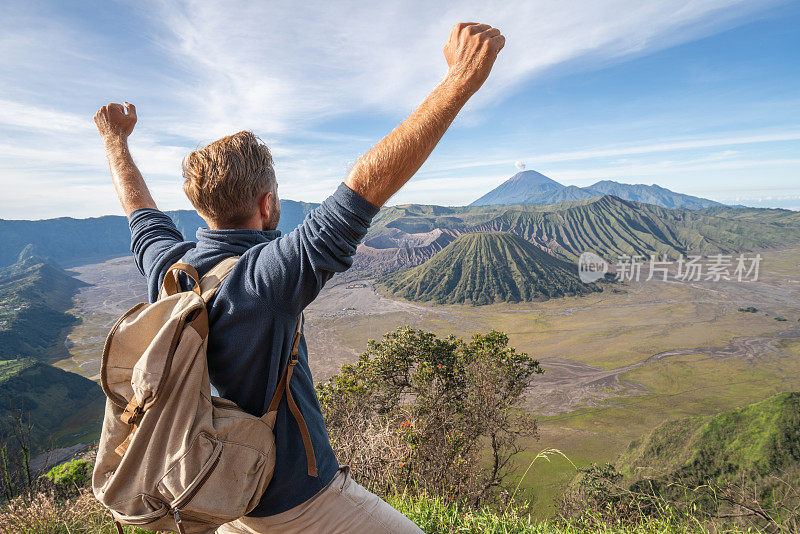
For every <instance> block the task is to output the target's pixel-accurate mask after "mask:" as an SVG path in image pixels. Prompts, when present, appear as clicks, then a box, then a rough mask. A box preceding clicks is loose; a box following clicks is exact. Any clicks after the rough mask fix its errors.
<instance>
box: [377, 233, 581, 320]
mask: <svg viewBox="0 0 800 534" xmlns="http://www.w3.org/2000/svg"><path fill="white" fill-rule="evenodd" d="M381 283H382V284H384V285H385V286H386V287H387V289H388V290H389V292H390V293H392V294H393V295H396V296H399V297H403V298H406V299H408V300H417V301H432V302H436V303H438V304H454V303H464V302H466V303H471V304H475V305H482V304H491V303H493V302H519V301H529V300H541V299H547V298H552V297H560V296H564V295H575V294H583V293H588V292H591V291H594V290H597V289H596V288H595V287H593V286H588V285H586V284H583V283H582V282H581V281H580V280H579V279H578V276H577V270H576V268H575V267H574V266H573V265H570V264H568V263H566V262H564V261H562V260H559V259H558V258H555V257H553V256H551V255H550V254H548V253H546V252H544V251H542V250H540V249H539V248H538V247H536V245H533V244H531V243H529V242H528V241H525V240H524V239H522V238H521V237H519V236H516V235H513V234H509V233H473V234H466V235H463V236H461V237H459V238H458V239H456V240H455V241H453V242H452V243H450V244H449V245H447V246H446V247H444V248H443V249H442V250H441V251H439V252H438V253H436V254H435V255H434V256H433V257H432V258H431V259H429V260H428V261H426V262H425V263H423V264H422V265H419V266H417V267H414V268H412V269H409V270H407V271H403V272H399V273H396V274H392V275H389V276H387V277H385V278H383V279H382V282H381Z"/></svg>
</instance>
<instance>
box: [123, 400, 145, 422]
mask: <svg viewBox="0 0 800 534" xmlns="http://www.w3.org/2000/svg"><path fill="white" fill-rule="evenodd" d="M143 414H144V410H143V409H142V407H141V406H139V403H138V402H137V401H136V397H135V396H134V397H133V398H132V399H131V401H130V402H129V403H128V405H127V406H125V411H124V412H123V413H122V415H120V416H119V418H120V420H121V421H122V422H123V423H125V424H126V425H135V424H138V423H139V421H140V420H141V419H142V415H143Z"/></svg>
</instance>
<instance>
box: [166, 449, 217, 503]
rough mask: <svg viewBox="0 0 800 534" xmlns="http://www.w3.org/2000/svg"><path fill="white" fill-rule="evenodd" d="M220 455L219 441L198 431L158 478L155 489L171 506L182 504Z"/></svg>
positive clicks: (207, 473)
mask: <svg viewBox="0 0 800 534" xmlns="http://www.w3.org/2000/svg"><path fill="white" fill-rule="evenodd" d="M221 454H222V443H220V442H219V441H216V440H214V439H212V438H211V437H210V436H208V435H206V434H198V435H197V436H196V437H195V438H194V441H193V442H192V444H191V445H190V446H189V449H188V450H187V451H186V453H185V454H184V455H183V456H181V457H180V458H179V459H178V460H176V461H175V462H174V463H173V464H172V465H171V466H170V468H169V469H168V470H167V472H166V473H165V474H164V476H163V477H161V480H160V481H159V482H158V491H159V492H160V493H161V494H162V495H163V496H164V498H165V499H166V500H167V502H169V503H170V506H171V507H172V508H180V507H182V506H183V504H184V503H186V502H188V501H189V500H190V499H191V498H192V496H193V495H194V493H196V492H197V491H198V490H199V488H200V487H201V486H202V485H203V483H204V482H205V481H206V479H207V478H208V477H209V476H210V474H211V472H212V471H213V470H214V468H215V467H216V465H217V463H218V462H219V457H220V455H221Z"/></svg>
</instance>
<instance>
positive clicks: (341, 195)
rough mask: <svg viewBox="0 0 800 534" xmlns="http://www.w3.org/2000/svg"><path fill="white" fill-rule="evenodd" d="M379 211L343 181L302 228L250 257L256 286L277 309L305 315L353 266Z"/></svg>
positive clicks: (307, 219)
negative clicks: (333, 279) (336, 277)
mask: <svg viewBox="0 0 800 534" xmlns="http://www.w3.org/2000/svg"><path fill="white" fill-rule="evenodd" d="M379 209H380V208H378V207H376V206H374V205H372V204H370V203H369V202H368V201H367V200H366V199H364V198H363V197H362V196H361V195H359V194H358V193H356V192H355V191H353V190H352V189H350V188H349V187H347V186H346V185H345V184H344V183H342V184H341V185H339V187H338V189H337V190H336V192H334V194H333V195H331V196H330V197H328V198H327V199H326V200H325V201H324V202H322V204H320V205H319V206H317V207H316V208H315V209H314V210H313V211H312V212H311V213H309V214H308V216H306V219H305V220H304V221H303V223H302V224H301V225H300V226H298V227H297V228H296V229H294V230H293V231H292V232H290V233H289V234H287V235H286V236H284V237H281V238H278V239H276V240H274V241H272V242H270V243H268V244H267V245H265V246H264V247H262V248H260V250H258V253H257V254H254V255H253V256H252V257H251V258H247V260H248V261H250V262H252V264H251V265H248V271H249V274H251V275H252V283H253V285H254V286H255V288H257V290H258V292H259V293H260V294H261V296H262V297H263V298H265V299H266V300H267V301H268V302H270V303H271V304H272V305H273V306H275V307H276V308H278V309H282V310H284V311H285V312H287V313H291V314H297V313H299V312H300V311H302V310H303V308H305V307H306V306H308V304H310V303H311V301H312V300H314V298H315V297H316V296H317V294H318V293H319V292H320V290H321V289H322V287H323V286H324V285H325V282H327V281H328V280H330V278H331V277H332V276H333V275H334V274H335V273H337V272H343V271H346V270H347V269H348V268H349V267H350V266H351V265H352V264H353V256H354V255H355V253H356V247H358V244H359V243H360V242H361V240H362V239H363V238H364V236H365V235H366V234H367V230H368V229H369V225H370V223H371V222H372V219H373V217H375V215H376V214H377V213H378V211H379ZM243 259H245V258H243Z"/></svg>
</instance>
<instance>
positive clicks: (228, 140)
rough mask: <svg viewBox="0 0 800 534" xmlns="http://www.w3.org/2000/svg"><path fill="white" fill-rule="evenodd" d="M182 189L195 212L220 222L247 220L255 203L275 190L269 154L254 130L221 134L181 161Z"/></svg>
mask: <svg viewBox="0 0 800 534" xmlns="http://www.w3.org/2000/svg"><path fill="white" fill-rule="evenodd" d="M183 179H184V182H183V191H184V192H185V193H186V196H187V197H189V200H190V201H191V203H192V205H193V206H194V207H195V209H196V210H197V212H198V213H199V214H200V215H201V216H203V217H204V218H206V219H211V220H213V221H215V222H217V223H219V224H226V225H236V224H240V223H242V222H244V221H246V220H247V219H249V218H250V217H251V216H252V215H253V213H254V209H255V206H254V204H255V202H256V201H257V200H258V199H259V197H261V196H262V195H264V194H265V193H268V192H270V191H274V188H275V185H276V181H275V171H274V169H273V168H272V154H270V151H269V148H267V145H265V144H264V143H263V142H262V141H261V140H260V139H259V138H258V137H256V136H255V135H254V134H253V132H249V131H242V132H239V133H236V134H233V135H229V136H227V137H223V138H222V139H219V140H217V141H214V142H213V143H210V144H208V145H206V146H204V147H203V148H198V149H197V150H195V151H193V152H191V153H190V154H189V155H188V156H186V158H184V160H183Z"/></svg>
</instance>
